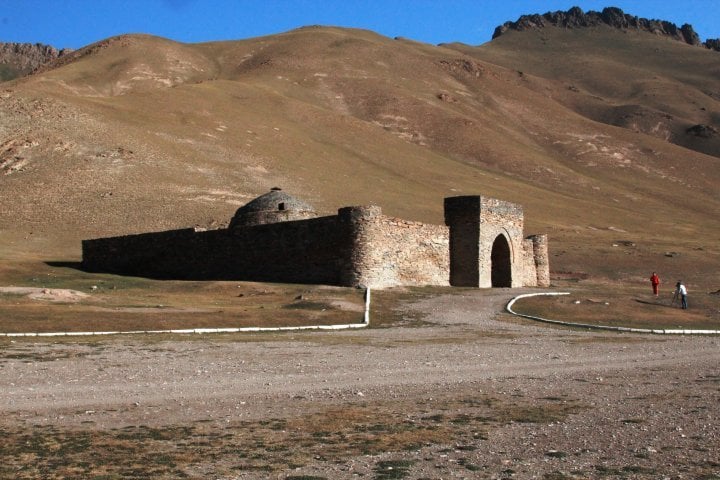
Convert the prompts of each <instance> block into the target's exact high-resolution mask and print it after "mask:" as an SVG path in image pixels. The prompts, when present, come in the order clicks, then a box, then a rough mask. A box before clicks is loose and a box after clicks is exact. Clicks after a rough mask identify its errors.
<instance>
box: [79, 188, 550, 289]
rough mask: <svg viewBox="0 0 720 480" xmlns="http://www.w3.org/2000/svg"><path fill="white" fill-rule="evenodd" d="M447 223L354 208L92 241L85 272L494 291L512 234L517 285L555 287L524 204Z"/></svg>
mask: <svg viewBox="0 0 720 480" xmlns="http://www.w3.org/2000/svg"><path fill="white" fill-rule="evenodd" d="M445 219H446V224H447V225H448V227H449V228H448V227H446V226H441V225H428V224H423V223H419V222H412V221H408V220H402V219H399V218H392V217H386V216H384V215H382V211H381V209H380V208H379V207H376V206H366V207H346V208H341V209H340V210H339V211H338V215H337V216H329V217H320V218H311V219H306V220H295V221H287V222H280V223H271V224H264V225H255V226H247V227H236V228H231V229H223V230H210V231H196V230H194V229H182V230H171V231H166V232H157V233H144V234H139V235H127V236H122V237H112V238H101V239H95V240H85V241H83V266H84V268H86V269H87V270H90V271H96V272H109V273H119V274H126V275H137V276H145V277H150V278H166V279H195V280H204V279H217V280H251V281H272V282H289V283H321V284H331V285H346V286H357V285H363V286H368V287H373V288H382V287H387V286H400V285H456V286H474V287H483V288H487V287H491V286H492V272H491V270H492V261H491V259H492V249H493V248H492V247H493V242H494V241H495V240H496V239H497V238H498V236H502V237H503V239H505V240H506V241H507V244H508V246H509V255H510V259H509V261H508V262H507V263H509V264H510V267H509V268H510V274H511V286H512V287H519V286H534V285H539V286H547V285H549V268H548V254H547V237H546V236H544V235H536V236H532V237H529V238H528V239H523V237H522V235H523V212H522V208H521V207H520V206H519V205H515V204H512V203H509V202H503V201H501V200H496V199H492V198H486V197H480V196H472V197H470V196H468V197H453V198H447V199H445ZM506 251H507V250H506ZM495 263H496V265H498V264H499V262H495Z"/></svg>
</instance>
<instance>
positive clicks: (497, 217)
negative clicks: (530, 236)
mask: <svg viewBox="0 0 720 480" xmlns="http://www.w3.org/2000/svg"><path fill="white" fill-rule="evenodd" d="M498 235H504V236H505V239H506V240H507V241H508V244H509V245H510V256H511V272H512V285H511V286H512V287H522V286H523V279H524V276H525V271H524V265H525V263H524V261H523V255H524V253H523V246H522V240H523V210H522V207H521V206H520V205H517V204H515V203H510V202H505V201H503V200H498V199H496V198H488V197H480V246H481V247H480V282H479V283H480V287H481V288H487V287H491V286H492V282H491V262H490V258H491V253H492V246H493V242H494V241H495V238H497V236H498Z"/></svg>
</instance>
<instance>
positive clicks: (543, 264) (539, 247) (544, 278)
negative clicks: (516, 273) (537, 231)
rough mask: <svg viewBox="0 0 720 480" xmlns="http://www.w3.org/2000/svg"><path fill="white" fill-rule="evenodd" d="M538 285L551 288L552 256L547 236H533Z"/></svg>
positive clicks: (531, 237)
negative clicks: (549, 251)
mask: <svg viewBox="0 0 720 480" xmlns="http://www.w3.org/2000/svg"><path fill="white" fill-rule="evenodd" d="M528 238H530V239H531V240H532V244H533V260H534V267H535V269H534V270H535V276H536V283H535V286H538V287H549V286H550V256H549V253H548V238H547V235H531V236H530V237H528Z"/></svg>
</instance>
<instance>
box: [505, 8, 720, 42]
mask: <svg viewBox="0 0 720 480" xmlns="http://www.w3.org/2000/svg"><path fill="white" fill-rule="evenodd" d="M598 25H608V26H610V27H613V28H617V29H620V30H622V29H625V30H638V31H643V32H648V33H652V34H654V35H658V36H662V37H668V38H672V39H673V40H677V41H680V42H683V43H687V44H688V45H694V46H702V47H705V48H707V49H710V50H715V51H720V39H708V40H706V41H705V42H702V41H701V40H700V37H699V36H698V34H697V33H696V32H695V30H694V29H693V27H692V25H690V24H688V23H685V24H683V25H682V26H681V27H678V26H677V25H676V24H674V23H672V22H668V21H666V20H654V19H647V18H642V17H637V16H634V15H629V14H626V13H625V12H623V11H622V10H621V9H620V8H617V7H606V8H604V9H603V10H602V11H600V12H597V11H594V10H588V11H587V12H583V10H582V9H581V8H580V7H572V8H570V9H568V10H567V11H562V10H557V11H554V12H547V13H544V14H542V15H541V14H530V15H521V16H520V17H519V18H518V19H517V20H516V21H514V22H512V21H508V22H505V23H503V24H502V25H499V26H498V27H496V28H495V31H494V32H493V36H492V38H493V39H495V38H498V37H499V36H501V35H503V34H504V33H506V32H508V31H510V30H516V31H524V30H531V29H542V28H546V27H548V26H555V27H561V28H583V27H595V26H598Z"/></svg>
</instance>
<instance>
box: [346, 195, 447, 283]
mask: <svg viewBox="0 0 720 480" xmlns="http://www.w3.org/2000/svg"><path fill="white" fill-rule="evenodd" d="M339 216H340V218H341V222H343V223H345V224H348V225H351V230H352V232H353V233H352V236H353V247H352V253H351V262H350V263H349V264H348V265H346V267H347V269H346V276H345V277H344V282H343V283H344V284H346V285H364V286H368V287H372V288H383V287H389V286H402V285H445V286H446V285H449V276H450V265H449V252H448V243H449V238H448V228H447V227H444V226H441V225H428V224H423V223H419V222H412V221H408V220H402V219H399V218H393V217H387V216H384V215H382V211H381V209H380V207H377V206H369V207H348V208H344V209H341V210H340V212H339Z"/></svg>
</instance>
